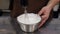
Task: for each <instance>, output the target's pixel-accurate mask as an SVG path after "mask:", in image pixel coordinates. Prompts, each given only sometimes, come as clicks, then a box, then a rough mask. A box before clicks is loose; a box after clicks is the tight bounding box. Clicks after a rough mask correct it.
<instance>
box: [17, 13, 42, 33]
mask: <svg viewBox="0 0 60 34" xmlns="http://www.w3.org/2000/svg"><path fill="white" fill-rule="evenodd" d="M28 14H29V15H30V14H32V13H28ZM23 15H24V14H23ZM33 15H34V16H37V18H38V21H36V23H32V24H27V23H25V22H23V21H22V22H21V20H22V19H20V16H21V15H20V16H18V17H17V21H18V23H19V24H20V27H21V29H22V30H23V31H25V32H34V31H35V30H36V29H38V25H39V22H40V21H41V17H40V16H39V15H37V14H33ZM30 16H31V15H30ZM34 16H33V18H34ZM29 23H30V22H29Z"/></svg>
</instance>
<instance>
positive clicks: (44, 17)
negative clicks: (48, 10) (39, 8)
mask: <svg viewBox="0 0 60 34" xmlns="http://www.w3.org/2000/svg"><path fill="white" fill-rule="evenodd" d="M47 19H48V16H47V17H46V15H43V16H42V21H41V23H40V25H39V27H41V26H43V24H44V23H45V22H46V20H47Z"/></svg>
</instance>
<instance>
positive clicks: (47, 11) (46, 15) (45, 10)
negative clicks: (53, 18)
mask: <svg viewBox="0 0 60 34" xmlns="http://www.w3.org/2000/svg"><path fill="white" fill-rule="evenodd" d="M58 2H59V0H50V1H49V2H48V3H47V5H46V6H45V7H43V8H42V9H41V10H40V11H39V12H38V14H39V15H42V14H43V15H42V16H41V17H42V21H41V23H40V25H39V27H41V26H42V25H43V24H44V23H45V22H46V20H47V19H48V18H49V15H50V12H51V9H52V8H53V7H54V6H55V5H56V4H57V3H58Z"/></svg>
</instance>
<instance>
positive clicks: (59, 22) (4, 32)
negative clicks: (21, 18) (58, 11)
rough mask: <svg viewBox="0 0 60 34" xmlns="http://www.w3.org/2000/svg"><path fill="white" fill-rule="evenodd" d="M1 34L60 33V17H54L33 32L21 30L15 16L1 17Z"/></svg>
mask: <svg viewBox="0 0 60 34" xmlns="http://www.w3.org/2000/svg"><path fill="white" fill-rule="evenodd" d="M0 34H60V19H59V18H58V19H52V21H51V22H49V23H47V24H46V26H44V27H42V28H40V29H38V30H36V31H35V32H32V33H26V32H24V31H22V30H21V28H20V26H19V24H18V22H17V21H16V19H15V18H10V17H8V16H6V17H0Z"/></svg>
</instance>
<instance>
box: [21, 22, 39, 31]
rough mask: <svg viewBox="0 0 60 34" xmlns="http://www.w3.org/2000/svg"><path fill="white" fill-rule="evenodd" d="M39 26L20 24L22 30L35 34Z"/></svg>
mask: <svg viewBox="0 0 60 34" xmlns="http://www.w3.org/2000/svg"><path fill="white" fill-rule="evenodd" d="M38 25H39V24H38V23H37V24H30V25H27V24H22V23H20V27H21V29H22V30H23V31H25V32H34V31H35V30H36V29H38Z"/></svg>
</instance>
